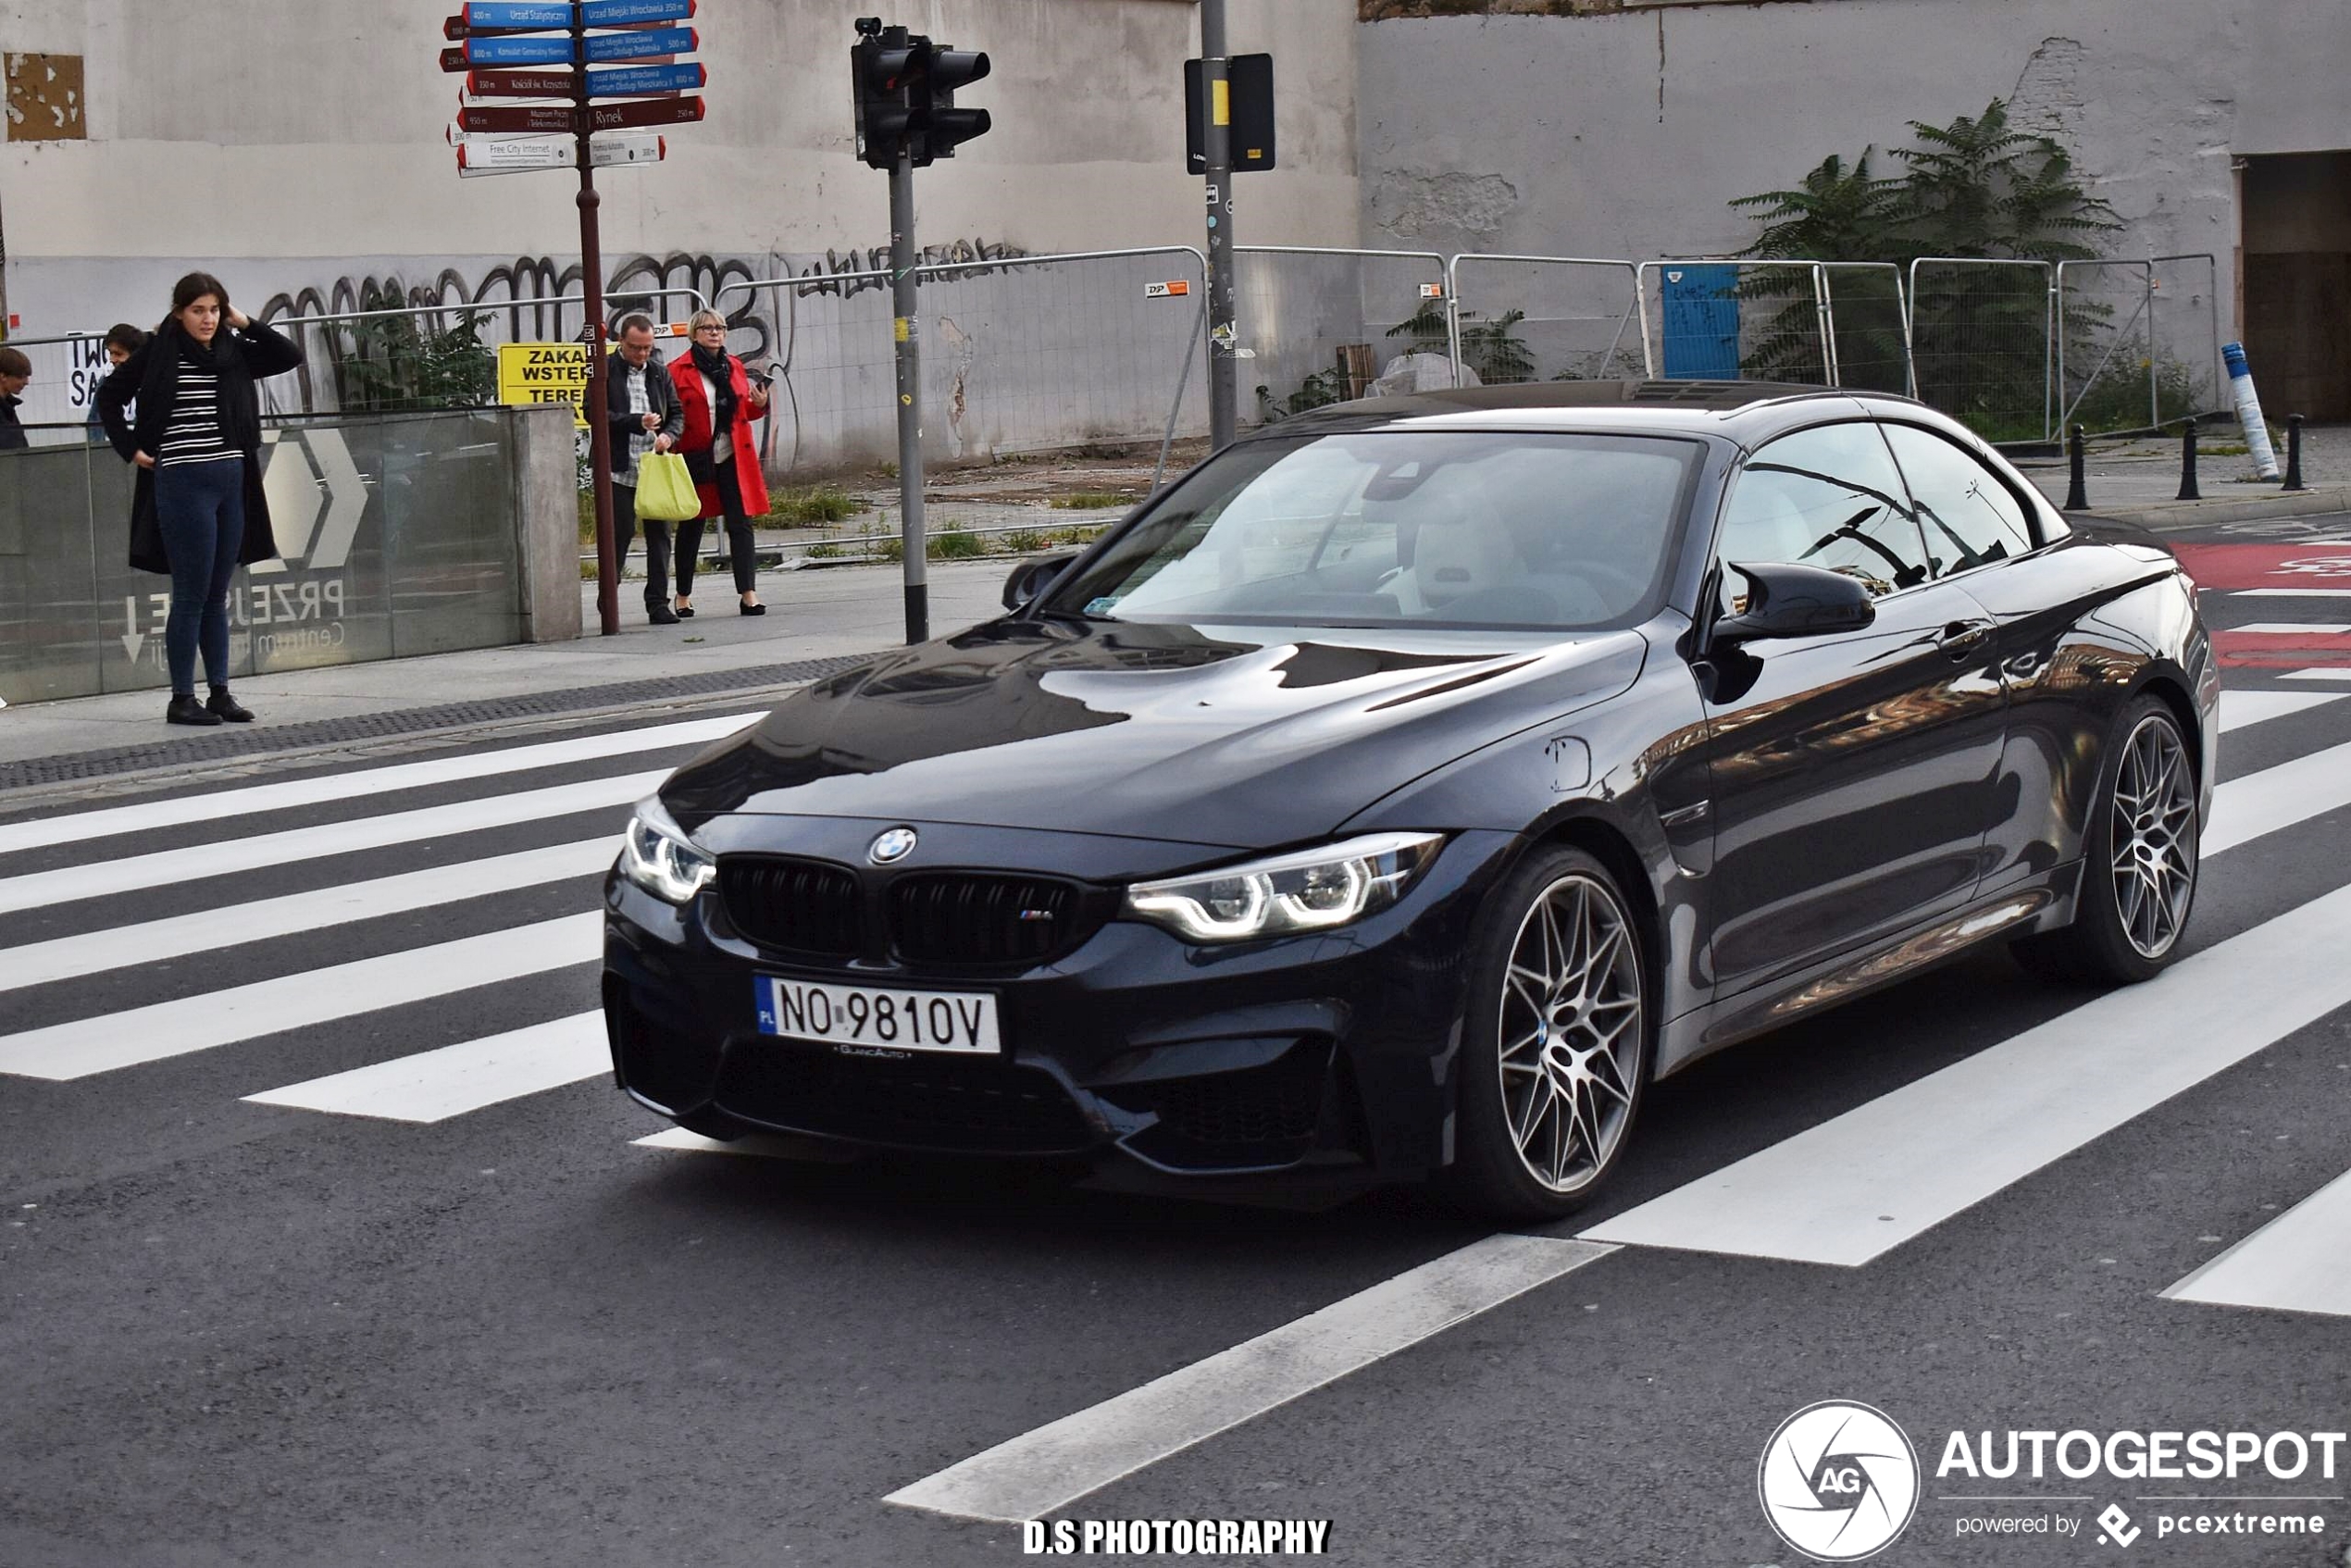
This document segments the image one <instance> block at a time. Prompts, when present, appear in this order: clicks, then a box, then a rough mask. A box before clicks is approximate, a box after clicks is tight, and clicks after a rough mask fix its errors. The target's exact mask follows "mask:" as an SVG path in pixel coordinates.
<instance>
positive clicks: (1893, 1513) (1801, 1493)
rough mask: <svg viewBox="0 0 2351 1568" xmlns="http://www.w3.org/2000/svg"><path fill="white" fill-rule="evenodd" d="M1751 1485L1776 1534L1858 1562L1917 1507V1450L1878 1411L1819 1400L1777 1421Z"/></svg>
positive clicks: (1822, 1558) (1820, 1553)
mask: <svg viewBox="0 0 2351 1568" xmlns="http://www.w3.org/2000/svg"><path fill="white" fill-rule="evenodd" d="M1755 1485H1756V1491H1757V1493H1758V1495H1759V1496H1760V1498H1761V1500H1762V1503H1763V1517H1764V1518H1765V1519H1767V1520H1769V1521H1770V1522H1771V1524H1772V1528H1773V1530H1775V1531H1777V1532H1778V1533H1779V1537H1780V1539H1782V1540H1784V1541H1785V1542H1787V1544H1788V1545H1790V1546H1792V1547H1794V1548H1795V1549H1797V1550H1798V1551H1800V1552H1802V1553H1803V1554H1804V1555H1805V1556H1807V1557H1810V1558H1813V1559H1816V1560H1817V1561H1819V1562H1859V1561H1860V1560H1861V1559H1862V1558H1865V1557H1870V1556H1873V1555H1875V1554H1876V1553H1877V1552H1880V1551H1882V1550H1884V1549H1885V1548H1886V1547H1888V1546H1891V1545H1892V1544H1893V1543H1894V1541H1895V1538H1896V1537H1898V1536H1900V1535H1901V1534H1902V1531H1903V1530H1904V1528H1906V1527H1907V1526H1908V1525H1909V1523H1910V1518H1911V1516H1912V1515H1913V1514H1915V1513H1916V1512H1918V1506H1919V1457H1918V1450H1915V1449H1913V1448H1911V1446H1910V1439H1909V1437H1908V1436H1906V1435H1905V1434H1904V1433H1903V1431H1902V1428H1900V1427H1899V1426H1897V1425H1895V1424H1894V1422H1893V1419H1892V1418H1891V1417H1889V1416H1888V1415H1886V1414H1885V1412H1883V1411H1879V1410H1874V1409H1872V1408H1871V1407H1870V1406H1868V1405H1862V1404H1854V1403H1851V1402H1850V1401H1847V1400H1822V1402H1820V1403H1819V1404H1816V1405H1807V1406H1805V1407H1804V1408H1803V1409H1802V1410H1799V1411H1797V1412H1796V1413H1795V1414H1794V1415H1791V1416H1789V1417H1788V1418H1787V1419H1786V1420H1785V1421H1783V1422H1781V1423H1780V1429H1779V1430H1778V1431H1776V1432H1774V1433H1773V1434H1772V1440H1771V1441H1770V1442H1768V1443H1766V1444H1765V1445H1764V1446H1763V1461H1762V1462H1761V1463H1760V1465H1758V1466H1757V1467H1756V1473H1755Z"/></svg>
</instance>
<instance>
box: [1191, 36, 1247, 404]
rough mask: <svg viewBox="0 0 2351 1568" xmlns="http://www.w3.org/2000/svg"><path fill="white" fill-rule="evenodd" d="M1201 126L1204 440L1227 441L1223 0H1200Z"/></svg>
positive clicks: (1229, 209) (1228, 261)
mask: <svg viewBox="0 0 2351 1568" xmlns="http://www.w3.org/2000/svg"><path fill="white" fill-rule="evenodd" d="M1227 70H1228V64H1227V61H1226V58H1225V0H1200V87H1201V91H1202V92H1203V93H1205V95H1206V97H1207V100H1208V101H1207V103H1206V104H1205V105H1204V106H1203V109H1204V111H1205V112H1204V113H1203V114H1202V115H1201V117H1200V118H1201V119H1202V121H1203V124H1202V127H1201V130H1202V132H1203V142H1204V143H1205V150H1206V152H1207V154H1208V444H1209V448H1210V450H1212V451H1220V450H1222V449H1223V448H1225V447H1226V446H1229V445H1231V444H1232V441H1233V436H1234V434H1235V431H1236V429H1237V426H1238V419H1239V409H1240V398H1239V391H1240V389H1239V377H1238V362H1237V361H1236V360H1235V358H1234V356H1233V350H1234V347H1235V346H1236V345H1235V343H1234V339H1233V128H1232V113H1231V102H1232V99H1231V91H1232V90H1231V88H1230V87H1229V86H1228V85H1227V82H1228V80H1229V79H1228V77H1227V74H1226V72H1227Z"/></svg>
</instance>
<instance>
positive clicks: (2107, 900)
mask: <svg viewBox="0 0 2351 1568" xmlns="http://www.w3.org/2000/svg"><path fill="white" fill-rule="evenodd" d="M2198 790H2199V785H2198V781H2197V778H2196V765H2195V762H2194V761H2193V760H2192V758H2191V756H2190V754H2189V752H2188V748H2187V742H2186V741H2185V740H2183V738H2182V736H2181V733H2180V721H2179V719H2178V718H2177V717H2175V716H2173V714H2172V712H2171V708H2169V707H2168V706H2166V705H2165V704H2164V703H2163V702H2162V700H2161V699H2159V698H2156V697H2146V696H2143V697H2140V698H2139V699H2137V700H2136V701H2135V702H2133V703H2131V705H2130V706H2129V707H2127V708H2125V709H2124V710H2123V711H2122V716H2121V719H2120V720H2118V721H2117V722H2116V724H2115V727H2114V734H2113V736H2112V737H2111V739H2110V740H2109V742H2108V747H2107V754H2106V756H2105V758H2104V759H2103V760H2102V763H2101V765H2100V768H2099V773H2098V792H2097V796H2096V801H2095V803H2093V805H2092V806H2091V810H2090V820H2089V824H2088V827H2087V829H2086V830H2085V831H2084V834H2083V836H2082V887H2081V891H2080V893H2079V895H2078V896H2077V897H2076V899H2075V902H2074V908H2073V923H2072V924H2071V925H2070V926H2066V927H2062V928H2060V929H2059V930H2055V931H2048V932H2044V933H2042V934H2040V935H2038V936H2031V937H2026V938H2023V939H2022V940H2019V941H2017V942H2015V943H2014V944H2012V947H2011V950H2010V951H2012V952H2014V953H2015V954H2016V957H2017V961H2018V962H2019V963H2021V964H2023V965H2024V966H2025V967H2026V968H2027V969H2030V970H2032V971H2033V972H2034V974H2036V975H2039V976H2041V977H2044V978H2046V979H2053V980H2074V981H2086V982H2088V983H2090V984H2093V985H2106V986H2115V985H2135V984H2136V983H2138V982H2139V981H2142V980H2151V979H2153V978H2154V977H2156V976H2158V975H2159V974H2161V973H2162V972H2163V970H2164V969H2165V968H2166V967H2168V966H2169V965H2170V964H2171V961H2172V959H2173V958H2174V957H2176V956H2177V955H2178V953H2179V951H2180V935H2181V933H2182V932H2183V931H2184V930H2185V929H2186V928H2187V923H2188V915H2189V914H2190V912H2191V911H2192V910H2193V909H2194V907H2195V903H2196V882H2197V879H2198V878H2197V873H2198V872H2199V870H2200V869H2201V868H2202V861H2201V859H2200V857H2199V855H2198V845H2197V841H2196V840H2197V835H2198V832H2199V830H2200V828H2199V824H2198V822H2197V820H2196V801H2197V796H2198Z"/></svg>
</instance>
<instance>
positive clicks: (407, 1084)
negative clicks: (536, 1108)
mask: <svg viewBox="0 0 2351 1568" xmlns="http://www.w3.org/2000/svg"><path fill="white" fill-rule="evenodd" d="M611 1070H612V1051H611V1048H610V1047H609V1046H608V1045H607V1044H606V1043H605V1039H604V1015H603V1013H602V1012H601V1011H598V1012H594V1013H576V1014H573V1015H572V1016H570V1017H568V1018H552V1019H549V1020H548V1021H547V1022H545V1023H543V1024H533V1025H531V1026H529V1027H528V1028H521V1029H510V1030H508V1031H507V1032H506V1033H504V1034H502V1035H491V1036H488V1037H486V1038H484V1039H469V1040H466V1041H464V1042H463V1043H461V1044H458V1045H447V1046H443V1047H442V1048H441V1049H440V1050H438V1051H420V1052H417V1053H416V1054H415V1055H413V1056H402V1057H398V1058H395V1059H394V1060H392V1061H390V1062H378V1063H376V1064H373V1065H371V1066H366V1067H355V1068H353V1069H352V1070H351V1071H350V1072H347V1073H333V1074H330V1075H329V1076H326V1077H323V1078H311V1079H309V1080H308V1081H306V1082H304V1083H298V1084H288V1085H287V1086H286V1087H285V1088H283V1089H264V1090H263V1091H262V1092H260V1093H259V1094H248V1095H246V1096H245V1098H246V1099H247V1100H249V1101H253V1102H254V1103H255V1104H257V1105H287V1106H292V1107H293V1108H295V1109H297V1110H304V1111H325V1112H329V1113H330V1114H336V1115H342V1116H373V1117H376V1118H378V1119H379V1120H383V1121H390V1122H442V1121H447V1120H448V1119H449V1118H450V1117H452V1116H462V1115H464V1114H466V1112H468V1111H479V1110H480V1109H481V1108H482V1107H483V1106H485V1105H496V1104H499V1103H500V1102H502V1101H508V1100H519V1099H521V1098H522V1097H523V1096H524V1095H526V1094H537V1093H540V1092H541V1090H544V1089H561V1088H563V1087H564V1086H565V1085H566V1084H575V1083H578V1082H579V1081H580V1080H581V1079H583V1078H592V1077H594V1076H597V1075H598V1074H600V1073H607V1072H610V1071H611Z"/></svg>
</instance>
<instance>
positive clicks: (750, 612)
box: [735, 604, 767, 616]
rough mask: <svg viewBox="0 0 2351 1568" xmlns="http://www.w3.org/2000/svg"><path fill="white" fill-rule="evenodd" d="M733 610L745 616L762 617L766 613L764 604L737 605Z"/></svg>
mask: <svg viewBox="0 0 2351 1568" xmlns="http://www.w3.org/2000/svg"><path fill="white" fill-rule="evenodd" d="M735 608H736V609H738V610H740V611H741V612H742V613H743V614H744V615H747V616H764V615H765V614H766V613H767V606H766V605H765V604H738V605H736V606H735Z"/></svg>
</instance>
